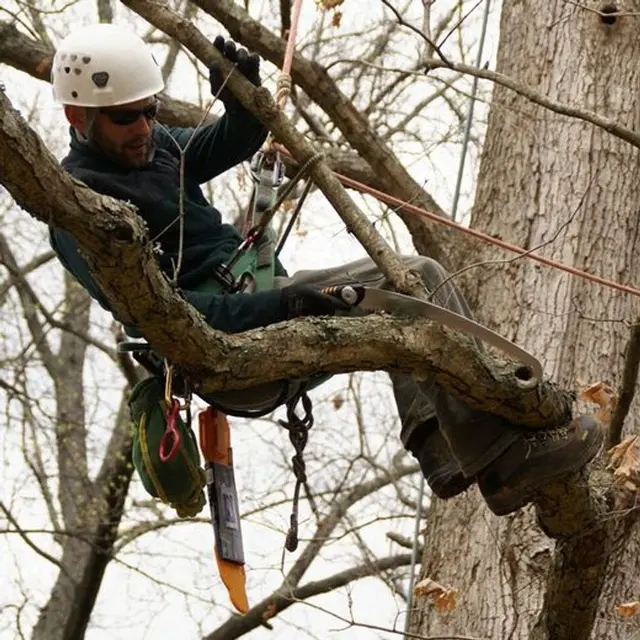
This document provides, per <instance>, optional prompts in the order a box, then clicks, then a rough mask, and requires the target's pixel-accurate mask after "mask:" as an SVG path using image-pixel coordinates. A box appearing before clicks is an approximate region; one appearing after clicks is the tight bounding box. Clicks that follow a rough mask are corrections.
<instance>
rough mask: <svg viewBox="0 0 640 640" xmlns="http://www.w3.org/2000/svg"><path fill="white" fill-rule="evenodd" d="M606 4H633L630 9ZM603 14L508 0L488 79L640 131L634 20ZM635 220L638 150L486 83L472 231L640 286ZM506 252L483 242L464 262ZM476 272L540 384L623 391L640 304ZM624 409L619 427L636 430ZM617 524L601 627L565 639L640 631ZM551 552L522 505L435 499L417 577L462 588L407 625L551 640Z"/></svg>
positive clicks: (575, 287) (528, 277)
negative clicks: (539, 368)
mask: <svg viewBox="0 0 640 640" xmlns="http://www.w3.org/2000/svg"><path fill="white" fill-rule="evenodd" d="M596 4H597V3H596ZM610 4H611V3H610ZM616 7H617V9H618V10H619V11H622V12H632V11H636V12H637V10H638V4H637V3H634V2H618V3H616ZM598 8H599V7H598ZM611 20H612V18H609V19H608V22H609V23H607V22H605V21H603V19H602V17H601V16H600V15H599V14H598V13H597V12H594V11H590V10H588V9H587V8H585V6H577V3H575V4H574V3H568V2H565V1H562V0H553V1H552V0H548V1H547V2H535V1H534V0H505V2H504V6H503V11H502V18H501V38H500V48H499V54H498V63H497V70H498V71H500V72H502V73H504V74H506V75H508V76H510V77H512V78H514V79H516V80H518V81H519V82H520V83H523V84H526V85H529V86H530V87H531V88H533V89H535V90H536V91H538V92H540V93H542V94H545V95H547V96H549V97H550V98H552V99H555V100H557V101H559V102H562V103H564V104H567V105H572V106H578V107H582V108H584V109H588V110H591V111H595V112H597V113H599V114H600V115H602V116H605V117H609V118H612V119H613V120H616V121H617V122H619V123H620V124H622V125H624V126H626V127H629V128H630V129H632V130H636V131H637V130H640V109H638V100H639V96H640V66H639V65H638V55H639V54H640V40H638V38H637V17H633V16H619V17H617V18H616V19H615V21H613V22H612V23H611ZM639 210H640V169H639V165H638V149H637V148H635V147H632V146H630V145H629V144H627V143H624V142H622V141H621V140H619V139H617V138H614V137H613V136H611V135H609V134H608V133H606V132H605V131H604V130H602V129H596V128H594V127H593V126H591V125H588V124H585V123H584V122H582V121H580V120H575V119H570V118H567V117H565V116H561V115H558V114H555V113H552V112H550V111H547V110H545V109H542V108H540V107H537V106H535V105H533V104H532V103H530V102H528V101H527V100H526V99H524V98H522V97H520V96H518V95H516V94H514V93H513V92H511V91H509V90H506V89H504V88H502V87H499V86H496V88H495V90H494V95H493V101H492V108H491V114H490V119H489V126H488V130H487V136H486V141H485V147H484V153H483V158H482V163H481V167H480V174H479V179H478V188H477V194H476V201H475V206H474V212H473V226H474V227H476V228H478V229H482V230H483V231H486V232H488V233H490V234H491V235H494V236H497V237H500V238H502V239H504V240H507V241H509V242H512V243H515V244H518V245H521V246H523V247H526V248H529V249H533V248H535V247H538V246H540V245H543V246H542V247H541V248H540V249H538V250H537V251H538V253H540V254H542V255H545V256H547V257H550V258H552V259H555V260H558V261H561V262H564V263H566V264H569V265H573V266H575V267H577V268H579V269H583V270H585V271H587V272H590V273H593V274H597V275H599V276H602V277H604V278H608V279H611V280H616V281H618V282H623V283H626V284H630V285H633V286H638V275H637V274H638V265H637V263H638V256H640V251H639V249H640V246H639V245H640V241H639V239H638V232H637V229H638V211H639ZM511 257H512V256H511V255H506V254H504V253H501V252H499V251H498V250H495V249H492V248H491V247H487V248H485V249H484V250H483V253H482V255H480V256H474V258H473V260H470V261H469V262H475V261H476V259H477V260H478V261H480V260H482V261H486V260H490V259H494V260H495V259H499V260H504V259H510V258H511ZM471 274H472V278H473V280H474V282H473V286H472V292H471V297H472V298H474V302H475V303H476V304H475V307H476V309H477V310H478V315H479V316H480V318H481V319H482V320H483V321H484V322H486V323H487V324H489V326H491V327H492V328H494V329H497V330H498V331H500V332H501V333H503V334H504V335H506V336H508V337H510V338H512V339H514V340H515V341H516V342H518V343H519V344H521V345H523V346H524V347H526V348H527V349H529V350H530V351H532V352H533V353H535V354H536V355H538V356H539V357H540V359H541V361H542V362H543V363H544V366H545V371H546V375H547V376H549V377H550V378H552V379H553V380H554V381H556V382H559V383H560V384H562V385H567V386H575V385H576V384H577V383H578V382H584V383H593V382H597V381H600V380H605V381H607V382H609V383H610V384H612V385H613V386H614V387H617V385H618V384H619V383H620V381H621V377H622V376H621V374H622V367H623V362H624V352H625V346H626V343H627V340H628V338H629V331H628V327H627V326H626V325H625V324H624V323H625V322H633V321H635V320H636V318H638V315H639V308H640V305H639V304H638V298H636V297H633V296H632V295H629V294H625V293H620V292H617V291H615V290H613V289H611V288H607V287H604V286H601V285H598V284H594V283H592V282H589V281H588V280H586V279H583V278H579V277H575V276H571V275H568V274H566V273H563V272H560V271H557V270H554V269H551V268H549V267H546V266H541V265H539V264H537V263H535V262H532V261H528V260H527V259H526V258H525V259H518V260H517V261H514V262H512V263H510V264H507V265H504V264H501V265H493V266H487V265H486V264H484V265H482V266H478V267H476V268H474V269H473V271H472V272H471ZM634 406H635V403H634V405H632V410H631V413H630V414H629V417H628V418H627V421H626V425H625V429H626V432H632V431H635V432H637V431H638V419H637V417H636V414H637V412H636V414H634V411H633V409H634ZM603 489H604V487H603ZM610 515H611V516H612V518H613V517H614V512H613V511H612V513H611V514H610ZM616 516H617V517H620V518H622V517H626V518H627V520H626V522H624V523H621V524H623V526H621V527H618V528H616V530H615V539H613V540H612V542H613V543H614V544H613V555H612V557H611V560H610V563H609V568H608V572H607V576H606V577H605V581H604V586H603V589H602V593H601V596H600V601H599V603H598V607H597V614H596V617H595V620H593V621H592V620H591V619H589V620H588V621H587V623H588V624H586V625H585V629H584V630H581V631H575V630H574V632H573V633H574V635H572V636H570V637H571V638H573V639H576V640H577V638H588V637H591V638H597V639H598V640H604V639H609V638H611V639H612V640H613V639H614V638H630V637H632V636H633V633H637V625H636V626H635V631H634V626H633V623H632V622H629V619H625V618H622V617H620V616H619V615H618V614H617V613H616V612H615V609H614V607H615V605H616V604H620V603H621V602H626V601H629V600H637V599H639V598H640V590H639V589H638V583H637V575H638V571H639V570H640V554H639V553H638V546H639V544H640V535H639V533H640V531H639V529H640V527H638V525H637V522H636V521H635V520H630V519H629V518H631V517H632V516H630V515H626V514H625V516H620V514H619V513H616ZM611 533H612V534H613V533H614V532H613V531H612V532H611ZM612 537H613V535H612ZM553 544H554V543H553V541H551V540H549V539H548V538H546V537H545V536H544V534H543V533H542V532H541V531H540V529H539V527H538V526H537V524H536V520H535V517H534V515H533V512H532V510H531V509H528V510H523V511H522V512H520V513H518V514H515V515H514V516H511V517H506V518H500V519H499V518H495V517H493V516H492V515H491V513H490V512H489V511H488V509H486V507H484V505H483V503H482V501H481V499H480V497H479V494H478V492H477V491H476V490H473V491H471V492H468V493H467V494H466V495H464V496H462V497H461V498H459V499H457V500H454V501H450V502H447V503H442V502H439V501H436V502H434V504H433V506H432V509H431V512H430V514H429V518H428V522H427V530H426V540H425V546H424V548H425V550H426V551H425V556H424V558H423V574H424V576H428V577H430V578H433V579H435V580H437V581H438V582H440V583H446V584H450V585H451V586H454V587H456V588H457V589H458V591H459V602H458V606H457V608H456V610H455V611H454V612H452V613H449V614H444V615H443V614H438V613H436V612H435V611H434V610H433V609H432V608H431V607H430V606H429V604H427V603H424V602H422V601H419V602H417V603H416V606H417V609H418V610H417V611H416V613H415V617H414V620H413V625H412V629H413V631H415V632H418V633H421V634H425V635H427V636H431V635H434V636H435V635H446V634H462V635H469V636H474V637H476V636H477V637H482V638H496V639H497V638H510V639H514V640H515V639H520V638H530V637H532V638H536V639H538V638H551V637H553V638H554V640H559V639H558V637H557V636H554V635H553V634H552V633H551V632H550V630H549V628H548V625H547V622H546V620H545V619H540V620H539V619H538V614H539V612H540V609H541V607H542V603H543V598H544V595H545V594H544V588H545V578H546V574H547V570H548V568H549V566H550V563H551V561H552V557H553ZM590 618H591V617H590ZM625 620H626V621H625ZM592 626H593V630H592V631H591V633H589V630H590V629H591V627H592ZM534 627H535V632H534V631H533V629H534ZM567 637H569V636H567Z"/></svg>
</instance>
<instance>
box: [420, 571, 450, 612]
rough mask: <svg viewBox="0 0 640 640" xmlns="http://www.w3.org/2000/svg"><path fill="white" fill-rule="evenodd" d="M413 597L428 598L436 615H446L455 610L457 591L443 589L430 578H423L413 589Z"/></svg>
mask: <svg viewBox="0 0 640 640" xmlns="http://www.w3.org/2000/svg"><path fill="white" fill-rule="evenodd" d="M413 595H414V596H415V597H417V598H419V597H428V598H430V599H431V600H432V601H433V608H434V609H435V610H436V611H437V612H438V613H447V612H449V611H453V610H454V609H455V608H456V604H457V596H458V591H457V589H454V588H453V587H443V586H442V585H441V584H439V583H438V582H436V581H435V580H432V579H431V578H425V579H424V580H420V582H418V584H417V585H416V586H415V587H414V589H413Z"/></svg>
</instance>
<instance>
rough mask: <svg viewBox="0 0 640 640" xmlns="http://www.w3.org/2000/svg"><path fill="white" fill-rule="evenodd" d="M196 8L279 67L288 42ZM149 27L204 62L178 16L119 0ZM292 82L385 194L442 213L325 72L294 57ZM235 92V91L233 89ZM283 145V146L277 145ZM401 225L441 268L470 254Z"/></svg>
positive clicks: (224, 8) (457, 242) (426, 229)
mask: <svg viewBox="0 0 640 640" xmlns="http://www.w3.org/2000/svg"><path fill="white" fill-rule="evenodd" d="M194 1H195V4H197V5H198V6H199V7H201V8H202V9H203V10H204V11H206V12H207V13H208V14H210V15H211V16H212V17H213V18H215V19H216V20H218V21H220V23H222V24H223V25H224V26H225V28H226V29H227V30H228V31H229V33H230V35H231V37H232V38H234V39H236V40H238V41H239V42H242V43H243V44H244V45H246V46H248V47H249V48H251V49H252V50H253V51H256V52H257V53H259V54H260V55H261V56H263V57H264V58H265V59H267V60H269V61H270V62H272V63H274V64H276V65H281V64H282V61H283V59H284V51H285V45H286V42H285V41H284V40H283V39H281V38H280V37H278V36H277V35H276V34H274V33H272V32H271V31H269V30H268V29H267V28H266V27H264V26H263V25H262V24H261V23H260V22H258V21H257V20H254V19H253V18H251V16H250V15H249V14H248V13H247V12H246V11H245V10H244V9H242V8H241V7H240V6H239V5H237V4H236V3H234V2H232V1H231V0H194ZM121 2H122V3H123V4H125V5H126V6H128V7H129V8H131V9H133V10H134V11H135V12H136V13H138V14H139V15H141V16H142V17H143V18H145V19H146V20H147V21H149V22H150V23H151V24H153V25H155V26H156V27H158V28H160V29H161V30H162V31H165V32H166V33H169V35H172V36H173V37H177V38H178V39H179V40H181V42H182V44H183V45H184V46H186V47H187V48H189V49H190V50H191V51H192V52H194V53H195V55H196V56H197V57H198V58H200V60H202V61H203V62H205V63H206V62H207V59H206V58H205V57H203V56H201V55H200V54H198V53H196V52H195V51H194V47H193V44H194V43H193V30H192V29H189V26H190V25H188V24H187V23H186V22H185V21H183V20H182V19H181V17H180V16H178V15H177V14H175V13H173V12H171V11H169V10H168V9H167V8H166V7H165V6H162V5H160V4H156V3H151V2H146V0H121ZM291 76H292V78H293V81H294V82H295V84H296V85H298V86H299V87H300V88H302V89H303V90H304V91H305V92H306V93H307V94H308V95H309V96H310V97H311V99H312V100H313V101H314V102H315V103H316V104H318V105H319V106H320V107H321V108H322V109H323V110H324V111H325V112H326V113H327V115H329V117H330V118H331V120H332V122H333V123H334V124H335V125H336V126H337V127H338V128H339V129H340V131H341V132H342V134H343V135H344V137H345V139H346V140H347V141H348V142H349V144H350V145H351V146H352V147H353V148H354V149H356V150H357V151H358V153H359V154H360V156H361V157H362V158H364V159H365V160H366V161H367V163H368V164H369V166H370V167H371V169H372V170H373V172H374V173H375V174H376V175H377V176H378V177H379V180H380V182H381V183H382V185H383V187H384V190H385V191H388V192H389V193H391V195H394V196H396V197H398V198H400V199H402V200H404V201H406V202H411V203H413V204H416V205H418V206H422V207H424V208H425V209H428V210H429V211H436V212H438V213H443V212H442V210H441V209H440V207H439V206H438V205H437V204H436V202H435V200H434V199H433V198H432V197H431V196H429V195H428V194H427V193H426V192H425V191H424V189H423V188H422V186H421V185H419V184H418V183H417V182H416V181H415V180H414V179H413V178H412V177H411V175H410V174H409V173H408V171H407V170H406V169H405V168H404V167H403V165H402V163H400V161H399V160H398V159H397V157H396V156H395V154H394V153H393V151H392V150H391V149H390V148H389V147H388V146H387V145H386V144H385V143H384V141H383V140H382V139H381V138H380V137H379V136H377V135H376V133H375V132H374V131H373V129H372V127H370V126H369V123H368V121H367V119H366V118H365V117H364V116H363V115H362V114H361V113H360V112H359V111H358V110H357V109H356V108H355V106H354V105H353V103H352V102H351V101H350V100H349V99H348V98H347V96H345V95H344V94H343V93H342V92H341V91H340V89H339V88H338V87H337V85H336V84H335V83H334V82H333V80H332V79H331V77H330V76H329V74H328V73H327V71H326V70H325V69H324V68H323V67H322V66H321V65H319V64H317V63H315V62H311V61H309V60H307V59H306V58H304V57H303V56H302V55H300V54H299V53H297V54H296V55H294V58H293V66H292V69H291ZM231 88H232V90H233V87H231ZM280 141H281V142H284V140H280ZM398 214H399V215H400V216H401V217H402V220H403V222H404V223H405V224H406V225H407V227H408V229H409V230H410V231H411V235H412V238H413V241H414V243H415V245H416V247H417V248H418V249H419V251H420V252H421V253H423V254H425V255H429V256H431V257H433V258H435V259H436V260H438V261H439V262H441V263H442V264H444V265H445V266H452V265H457V266H459V265H460V264H462V256H464V255H466V253H468V252H469V251H471V250H472V247H473V241H469V240H468V239H467V238H466V237H464V236H461V235H460V234H454V233H453V232H452V231H451V230H450V229H446V228H442V227H440V226H439V225H437V224H432V223H431V222H425V221H424V220H423V219H421V218H419V217H417V216H415V215H413V214H410V213H406V212H404V211H403V210H402V209H399V210H398Z"/></svg>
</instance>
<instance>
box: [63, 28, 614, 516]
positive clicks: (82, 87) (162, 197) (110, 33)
mask: <svg viewBox="0 0 640 640" xmlns="http://www.w3.org/2000/svg"><path fill="white" fill-rule="evenodd" d="M214 44H215V46H216V47H217V48H218V49H219V50H220V52H221V53H222V54H223V55H224V56H225V57H226V58H227V59H228V60H229V61H231V62H233V63H235V64H236V66H237V70H238V71H239V72H240V73H242V74H243V75H244V76H246V77H247V79H248V80H249V81H251V82H252V83H253V84H254V85H260V73H259V58H258V56H256V55H254V54H249V53H248V52H247V51H246V50H244V49H242V48H240V49H238V48H236V46H235V44H234V43H233V42H231V41H229V40H227V41H225V40H224V39H223V38H222V37H218V38H216V40H215V42H214ZM52 73H53V86H54V92H55V95H56V97H57V99H58V100H59V101H60V102H62V103H63V104H64V111H65V115H66V117H67V120H68V121H69V123H70V125H71V127H70V134H71V149H70V152H69V154H68V155H67V157H66V158H65V159H64V160H63V162H62V164H63V166H64V167H65V169H66V170H67V171H69V172H70V173H71V174H72V175H73V176H75V177H76V178H78V179H79V180H81V181H82V182H84V183H86V184H87V185H88V186H89V187H91V188H92V189H94V190H95V191H97V192H99V193H103V194H106V195H109V196H112V197H115V198H118V199H121V200H125V201H129V202H131V203H133V204H134V205H135V206H136V207H137V208H138V212H139V214H140V215H141V216H142V217H143V218H144V220H145V222H146V224H147V226H148V229H149V233H150V236H151V239H152V242H153V243H154V244H157V245H158V247H159V249H160V255H159V257H158V261H159V265H160V268H161V269H162V270H163V272H164V273H166V274H167V275H168V276H173V275H174V273H175V270H176V268H177V265H179V268H178V274H177V275H178V277H177V282H178V286H179V287H180V290H181V291H182V293H183V295H184V297H185V299H186V300H187V301H188V302H189V303H191V304H192V305H193V306H194V307H195V308H196V309H197V310H198V311H199V312H200V313H202V315H203V316H204V317H205V318H206V320H207V322H208V323H209V324H210V325H211V326H212V327H214V328H216V329H219V330H221V331H225V332H240V331H245V330H248V329H253V328H257V327H262V326H266V325H269V324H273V323H277V322H281V321H286V320H289V319H292V318H296V317H301V316H323V315H334V314H336V313H341V314H343V313H348V312H349V308H348V307H347V306H346V305H345V304H344V303H343V302H342V301H341V300H339V299H338V298H336V297H334V296H331V295H326V294H325V293H323V292H322V291H321V289H322V287H326V286H329V285H338V284H348V283H360V284H362V283H364V284H367V285H368V286H376V287H386V286H387V282H386V280H385V278H384V276H383V275H382V274H381V273H380V272H379V270H378V269H377V267H376V266H375V264H374V263H373V262H372V261H371V260H369V259H364V260H360V261H357V262H354V263H351V264H348V265H343V266H341V267H337V268H331V269H326V270H319V271H302V272H298V273H296V274H294V275H293V276H291V277H289V276H288V275H287V273H286V271H285V270H284V268H282V266H281V265H279V264H277V265H276V271H275V278H274V281H273V283H272V285H271V287H270V288H267V289H264V290H259V291H255V292H252V293H246V292H234V293H230V292H228V291H225V288H224V286H223V284H222V283H221V280H222V278H221V277H220V269H221V265H223V264H225V263H226V262H227V261H228V259H229V258H230V256H231V255H232V253H233V252H234V250H235V249H236V248H237V247H238V246H239V244H240V242H241V237H240V235H239V233H238V232H237V231H236V230H235V228H234V227H233V226H232V225H229V224H224V223H223V222H222V218H221V215H220V212H219V211H218V210H217V209H215V208H214V207H212V206H211V205H210V204H209V203H208V201H207V200H206V199H205V197H204V195H203V193H202V191H201V188H200V185H201V184H202V183H204V182H207V181H208V180H211V179H212V178H214V177H215V176H217V175H219V174H220V173H222V172H224V171H226V170H227V169H229V168H231V167H233V166H235V165H237V164H239V163H240V162H243V161H245V160H247V159H249V158H250V157H251V156H252V155H253V154H254V153H255V152H256V151H258V149H259V148H260V146H261V144H262V143H263V142H264V140H265V138H266V134H267V131H266V130H265V128H264V127H263V125H262V124H261V123H260V122H259V121H258V120H257V119H255V118H254V117H253V116H252V115H251V114H250V113H249V112H247V111H246V110H245V109H244V108H243V107H242V106H241V105H240V103H239V102H237V101H236V99H235V98H234V96H233V95H232V94H231V93H230V92H229V91H228V90H227V89H226V88H225V87H224V80H223V76H222V74H221V72H220V70H219V69H218V68H217V67H215V66H214V67H212V68H211V69H210V84H211V91H212V94H213V95H217V96H218V97H219V98H220V100H221V101H222V102H223V103H224V106H225V114H224V115H223V116H222V117H221V118H220V119H219V120H218V121H217V122H216V123H214V124H211V125H207V126H204V127H202V128H200V129H198V130H194V129H186V128H165V127H162V126H160V125H159V124H157V123H156V122H155V119H156V115H157V109H158V103H157V99H156V95H157V94H158V93H159V92H160V91H161V90H162V89H163V88H164V82H163V79H162V75H161V72H160V69H159V67H158V65H157V64H156V62H155V60H154V59H153V56H152V54H151V52H150V50H149V49H148V48H147V46H146V45H145V43H144V42H143V41H142V40H141V39H140V38H139V37H138V36H136V35H135V34H133V33H132V32H130V31H128V30H126V29H123V28H121V27H118V26H114V25H104V24H102V25H95V26H92V27H88V28H84V29H81V30H78V31H76V32H74V33H73V34H71V35H70V36H69V37H67V38H66V39H65V40H64V41H63V42H62V43H61V45H60V47H59V49H58V51H57V53H56V56H55V58H54V61H53V70H52ZM181 150H183V154H184V176H183V178H184V180H183V181H182V182H181V169H180V158H181ZM181 189H182V190H183V193H182V197H181V194H180V191H181ZM181 207H182V209H181ZM181 210H182V212H183V221H182V224H183V228H182V229H181V224H180V222H179V220H180V215H179V213H180V211H181ZM51 243H52V246H53V248H54V249H55V251H56V253H57V255H58V257H59V258H60V260H61V262H62V264H63V265H64V266H65V267H66V268H67V269H68V270H69V271H70V272H71V273H72V274H73V275H74V276H75V277H76V278H77V279H78V281H79V282H80V283H81V284H82V285H83V286H84V287H85V288H86V289H87V291H88V292H89V293H90V294H91V296H92V297H93V298H94V299H96V300H97V301H98V302H99V303H100V304H101V305H102V306H103V307H104V308H105V309H107V310H110V305H109V302H108V300H106V298H105V296H104V295H103V293H102V292H101V290H100V287H99V286H98V284H97V283H96V282H95V280H94V279H93V277H92V275H91V273H90V270H89V267H88V265H87V263H86V262H85V260H84V259H83V258H82V256H81V255H80V253H79V251H78V246H77V243H76V241H75V239H74V238H73V237H72V236H71V235H70V234H69V233H67V232H65V231H64V230H62V229H59V228H52V229H51ZM403 259H404V261H405V263H406V264H407V266H408V267H409V268H410V269H412V270H414V271H415V272H417V273H418V274H419V275H420V277H421V278H422V280H423V282H424V283H425V285H426V287H427V289H428V290H429V291H431V292H434V293H433V300H434V302H436V303H437V304H439V305H441V306H443V307H446V308H448V309H450V310H452V311H455V312H457V313H459V314H462V315H465V316H468V317H470V316H471V313H470V310H469V308H468V306H467V304H466V302H465V300H464V298H463V297H462V295H461V293H460V292H459V291H458V290H457V289H456V287H455V286H454V285H453V283H452V282H451V281H450V280H449V278H448V274H447V273H446V271H445V270H444V269H443V268H442V266H440V265H439V264H438V263H436V262H435V261H433V260H431V259H429V258H426V257H423V256H407V257H404V258H403ZM392 380H393V386H394V392H395V396H396V401H397V405H398V410H399V414H400V418H401V422H402V432H401V439H402V442H403V444H404V446H405V447H406V448H407V449H408V450H409V451H410V452H411V453H413V455H414V456H415V457H416V458H417V459H418V460H419V462H420V465H421V468H422V471H423V473H424V475H425V477H426V479H427V481H428V482H429V485H430V486H431V488H432V490H433V491H434V493H436V495H438V496H439V497H442V498H449V497H452V496H455V495H458V494H459V493H461V492H463V491H464V490H465V489H466V488H467V487H469V486H470V485H471V484H472V483H474V482H477V483H478V485H479V488H480V491H481V492H482V495H483V497H484V499H485V501H486V502H487V504H488V505H489V507H490V508H491V509H492V510H493V511H494V513H496V514H499V515H503V514H507V513H511V512H512V511H515V510H516V509H519V508H520V507H522V506H524V505H525V504H527V503H528V502H529V501H531V499H532V498H533V497H534V496H535V492H536V490H537V489H538V488H539V487H540V486H541V485H543V484H545V483H547V482H549V481H550V480H553V479H555V478H557V477H559V476H562V475H565V474H567V473H571V472H574V471H577V470H578V469H580V468H581V467H582V466H584V465H585V464H586V463H587V462H588V461H589V460H591V459H592V458H593V457H594V456H595V455H596V453H597V452H598V450H599V448H600V446H601V442H602V434H601V431H600V429H599V426H598V425H597V423H596V422H595V421H594V420H593V419H591V418H588V417H586V416H582V417H579V418H576V419H575V420H573V421H572V422H571V423H570V424H568V425H559V427H558V428H557V429H555V430H554V431H547V432H543V433H540V432H536V431H532V430H527V429H526V428H523V427H519V426H517V425H514V424H511V423H509V422H507V421H506V420H505V419H504V418H502V417H500V416H496V415H492V414H488V413H485V412H481V411H478V410H475V409H471V408H470V407H468V406H466V405H465V404H464V403H463V402H461V401H460V400H459V399H458V398H456V397H453V396H451V395H449V394H447V393H445V392H443V391H442V390H441V389H439V388H438V386H437V385H435V384H433V383H429V382H424V381H423V382H417V381H415V380H413V379H410V378H408V377H407V376H401V375H394V376H392ZM278 389H279V387H278ZM274 393H276V391H275V390H274V386H273V385H265V386H264V387H260V388H259V389H251V390H245V391H242V392H234V393H231V394H230V395H229V394H227V395H225V394H221V397H223V398H224V399H225V400H226V401H227V402H231V403H232V404H234V406H246V407H248V408H252V409H255V408H260V407H264V406H270V404H273V402H274V400H276V401H277V399H278V397H277V395H276V396H275V397H274ZM278 393H280V391H278Z"/></svg>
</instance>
